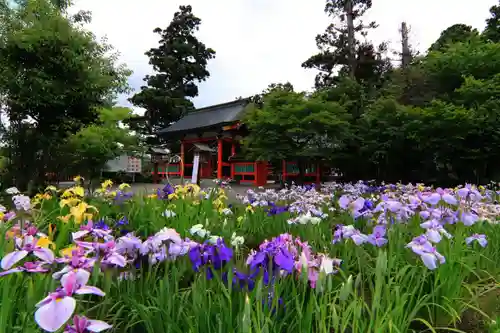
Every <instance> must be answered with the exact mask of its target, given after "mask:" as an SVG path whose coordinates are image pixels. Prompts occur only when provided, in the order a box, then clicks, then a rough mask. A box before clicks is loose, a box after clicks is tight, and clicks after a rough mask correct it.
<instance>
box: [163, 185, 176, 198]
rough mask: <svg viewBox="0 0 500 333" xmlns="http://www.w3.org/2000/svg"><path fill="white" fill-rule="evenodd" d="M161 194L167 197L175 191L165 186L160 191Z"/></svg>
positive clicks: (170, 186)
mask: <svg viewBox="0 0 500 333" xmlns="http://www.w3.org/2000/svg"><path fill="white" fill-rule="evenodd" d="M162 191H163V193H164V194H165V196H166V197H168V196H169V195H170V194H173V193H174V192H175V189H174V187H173V186H172V185H170V184H167V185H165V187H164V188H163V189H162Z"/></svg>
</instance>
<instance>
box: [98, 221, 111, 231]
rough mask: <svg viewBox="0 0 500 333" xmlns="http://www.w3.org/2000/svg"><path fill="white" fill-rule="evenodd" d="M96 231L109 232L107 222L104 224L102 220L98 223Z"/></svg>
mask: <svg viewBox="0 0 500 333" xmlns="http://www.w3.org/2000/svg"><path fill="white" fill-rule="evenodd" d="M95 229H101V230H109V229H110V228H109V226H108V225H107V224H106V222H104V219H100V220H99V221H97V223H96V224H95Z"/></svg>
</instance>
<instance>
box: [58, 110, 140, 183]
mask: <svg viewBox="0 0 500 333" xmlns="http://www.w3.org/2000/svg"><path fill="white" fill-rule="evenodd" d="M131 115H132V111H131V110H130V109H128V108H123V107H115V108H113V109H101V110H99V123H97V124H91V125H87V126H85V127H82V128H81V129H80V130H79V131H78V132H76V133H75V134H73V135H71V136H70V137H69V138H68V139H67V142H66V143H65V145H64V146H63V149H64V150H65V151H66V152H67V153H68V155H69V156H68V159H69V161H70V165H69V166H68V168H69V169H71V170H72V171H73V174H79V175H82V176H84V177H86V178H88V179H89V180H94V179H96V178H97V177H98V176H99V174H100V172H101V170H103V169H104V166H105V164H106V163H107V162H108V161H110V160H113V159H115V158H116V157H118V156H121V155H124V154H133V153H135V152H136V150H137V149H138V147H137V143H138V142H137V138H136V137H135V136H134V135H131V134H130V131H129V129H127V128H124V127H123V126H122V125H121V124H122V122H123V121H125V120H127V119H129V118H130V117H131Z"/></svg>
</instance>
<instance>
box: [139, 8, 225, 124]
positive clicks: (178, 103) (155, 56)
mask: <svg viewBox="0 0 500 333" xmlns="http://www.w3.org/2000/svg"><path fill="white" fill-rule="evenodd" d="M200 24H201V20H200V19H199V18H198V17H196V16H195V15H194V14H193V12H192V8H191V6H180V7H179V11H178V12H176V13H175V14H174V18H173V20H172V22H170V25H169V26H168V27H167V28H166V29H164V30H162V29H160V28H156V29H155V30H154V32H155V33H157V34H159V35H160V45H159V46H158V47H156V48H152V49H150V50H149V51H148V52H146V55H147V56H148V57H149V64H150V65H152V66H153V69H154V71H155V72H156V74H154V75H147V76H146V77H145V78H144V81H145V82H146V83H147V86H143V87H141V91H140V92H138V93H137V94H135V95H134V96H133V97H132V98H131V99H130V101H131V102H132V103H133V104H134V105H136V106H139V107H142V108H144V109H146V117H145V118H146V119H147V121H148V125H149V129H148V130H149V132H150V133H148V134H151V133H154V132H156V131H157V130H159V129H162V128H165V127H167V126H168V125H170V124H171V123H172V122H175V121H177V120H179V119H180V118H181V117H182V116H183V115H184V114H186V112H189V111H190V110H192V109H193V103H192V102H191V100H190V99H191V98H193V97H196V96H197V95H198V86H197V83H199V82H201V81H205V80H206V79H207V78H208V77H209V76H210V73H209V72H208V70H207V63H208V60H210V59H213V58H214V57H215V51H214V50H212V49H211V48H207V47H206V46H205V44H203V43H202V42H201V41H199V40H198V38H196V36H195V35H194V34H195V32H196V31H198V29H199V26H200ZM138 130H141V127H138ZM142 131H144V127H142Z"/></svg>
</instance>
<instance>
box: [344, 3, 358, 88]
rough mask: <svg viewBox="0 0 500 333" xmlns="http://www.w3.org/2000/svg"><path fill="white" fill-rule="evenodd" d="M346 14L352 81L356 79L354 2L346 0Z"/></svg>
mask: <svg viewBox="0 0 500 333" xmlns="http://www.w3.org/2000/svg"><path fill="white" fill-rule="evenodd" d="M345 13H346V17H347V47H348V49H349V54H348V63H349V74H350V76H351V79H355V78H356V54H355V41H356V40H355V36H354V18H353V8H352V0H346V2H345Z"/></svg>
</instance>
